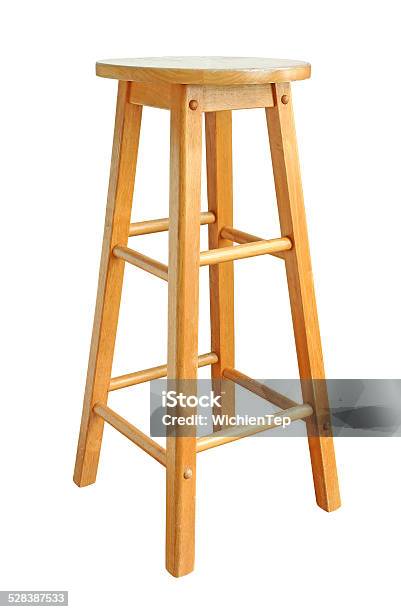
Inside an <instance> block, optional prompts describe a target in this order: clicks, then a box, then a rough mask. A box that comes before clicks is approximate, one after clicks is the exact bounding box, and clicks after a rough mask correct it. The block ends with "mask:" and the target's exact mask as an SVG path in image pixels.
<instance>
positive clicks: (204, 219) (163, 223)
mask: <svg viewBox="0 0 401 612" xmlns="http://www.w3.org/2000/svg"><path fill="white" fill-rule="evenodd" d="M215 221H216V216H215V214H214V213H212V212H202V213H201V214H200V224H201V225H207V224H209V223H214V222H215ZM169 223H170V220H169V219H168V218H165V219H152V220H150V221H139V222H137V223H131V224H130V226H129V236H130V237H131V236H143V235H144V234H156V233H157V232H166V231H167V230H168V228H169Z"/></svg>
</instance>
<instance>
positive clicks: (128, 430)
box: [93, 404, 166, 466]
mask: <svg viewBox="0 0 401 612" xmlns="http://www.w3.org/2000/svg"><path fill="white" fill-rule="evenodd" d="M93 411H94V412H95V413H96V414H97V415H98V416H100V417H102V419H104V420H105V421H106V422H107V423H109V425H111V426H112V427H114V429H117V431H119V432H120V433H122V434H123V436H125V437H126V438H128V440H131V442H133V443H134V444H136V445H137V446H139V448H141V449H142V450H144V451H145V453H147V454H148V455H150V456H151V457H153V459H156V461H158V462H159V463H161V464H162V465H164V466H166V450H165V449H164V448H163V447H162V446H160V444H158V443H157V442H155V441H154V440H152V438H149V436H147V435H146V434H144V433H143V431H141V430H140V429H138V428H137V427H135V426H134V425H132V424H131V423H129V422H128V421H126V420H125V419H124V418H123V417H122V416H120V415H119V414H117V413H116V412H114V410H111V408H109V407H108V406H102V405H101V404H96V405H95V407H94V408H93Z"/></svg>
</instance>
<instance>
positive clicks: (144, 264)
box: [113, 246, 168, 281]
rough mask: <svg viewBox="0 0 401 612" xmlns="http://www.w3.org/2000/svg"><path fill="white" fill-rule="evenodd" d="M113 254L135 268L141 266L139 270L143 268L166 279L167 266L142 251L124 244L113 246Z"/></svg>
mask: <svg viewBox="0 0 401 612" xmlns="http://www.w3.org/2000/svg"><path fill="white" fill-rule="evenodd" d="M113 255H114V256H115V257H118V258H119V259H123V260H124V261H126V262H127V263H130V264H132V265H133V266H136V267H137V268H141V270H145V272H150V274H154V276H158V277H159V278H161V279H163V280H165V281H168V267H167V266H166V265H165V264H163V263H161V262H160V261H156V259H152V258H151V257H148V256H147V255H144V254H143V253H139V252H138V251H134V250H133V249H129V248H128V247H125V246H116V247H114V249H113Z"/></svg>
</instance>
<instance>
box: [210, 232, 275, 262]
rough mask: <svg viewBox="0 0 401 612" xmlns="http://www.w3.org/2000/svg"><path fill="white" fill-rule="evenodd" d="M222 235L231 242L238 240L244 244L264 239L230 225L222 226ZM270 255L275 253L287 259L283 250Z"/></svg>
mask: <svg viewBox="0 0 401 612" xmlns="http://www.w3.org/2000/svg"><path fill="white" fill-rule="evenodd" d="M220 236H221V238H224V239H225V240H231V242H237V243H238V244H244V243H246V242H260V241H261V240H264V239H263V238H259V236H254V235H253V234H248V233H247V232H242V231H241V230H237V229H234V228H233V227H228V226H224V227H222V228H221V230H220ZM270 255H274V257H279V258H280V259H285V254H284V253H282V252H281V253H280V252H277V253H270Z"/></svg>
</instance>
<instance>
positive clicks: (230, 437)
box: [196, 404, 313, 453]
mask: <svg viewBox="0 0 401 612" xmlns="http://www.w3.org/2000/svg"><path fill="white" fill-rule="evenodd" d="M312 413H313V408H312V406H309V404H303V405H301V406H294V407H293V408H288V410H285V411H283V412H277V413H274V414H272V415H266V417H265V418H267V416H271V417H281V418H284V417H286V418H290V419H291V422H293V421H298V420H300V419H304V418H305V417H308V416H310V415H311V414H312ZM274 427H279V423H274V422H271V421H270V422H268V423H265V424H264V425H252V426H246V427H240V426H238V427H227V428H224V429H220V430H219V431H218V432H216V433H214V434H212V435H210V436H204V437H202V438H198V439H197V441H196V452H197V453H201V452H202V451H205V450H208V449H209V448H214V447H215V446H221V445H222V444H228V443H229V442H235V441H236V440H240V439H241V438H247V437H248V436H254V435H255V434H258V433H261V432H262V431H267V430H268V429H273V428H274ZM222 434H225V435H222Z"/></svg>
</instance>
